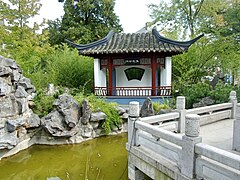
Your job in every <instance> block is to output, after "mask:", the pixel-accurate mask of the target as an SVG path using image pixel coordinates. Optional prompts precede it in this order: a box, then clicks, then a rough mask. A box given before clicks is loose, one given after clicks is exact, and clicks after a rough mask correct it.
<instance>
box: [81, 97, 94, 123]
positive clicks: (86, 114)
mask: <svg viewBox="0 0 240 180" xmlns="http://www.w3.org/2000/svg"><path fill="white" fill-rule="evenodd" d="M91 113H92V109H91V107H90V105H89V103H88V100H87V99H84V100H83V102H82V117H81V118H80V120H81V122H82V124H84V125H86V124H88V122H89V120H90V117H91Z"/></svg>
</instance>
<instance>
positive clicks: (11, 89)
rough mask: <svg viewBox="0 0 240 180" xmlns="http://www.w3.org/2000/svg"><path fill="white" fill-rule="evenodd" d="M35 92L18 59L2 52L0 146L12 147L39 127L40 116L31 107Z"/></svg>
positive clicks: (2, 147) (1, 147) (3, 147)
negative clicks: (23, 73)
mask: <svg viewBox="0 0 240 180" xmlns="http://www.w3.org/2000/svg"><path fill="white" fill-rule="evenodd" d="M34 92H35V88H34V86H33V85H32V84H31V82H30V80H29V79H28V78H26V77H24V76H23V75H22V70H21V68H20V67H19V66H18V65H17V64H16V62H15V61H14V60H12V59H8V58H4V57H2V56H0V149H12V148H13V147H15V146H16V145H17V144H18V143H20V142H21V141H23V140H24V139H26V138H29V137H31V136H32V135H33V134H34V133H33V131H32V129H33V128H36V127H39V125H40V118H39V117H38V116H37V115H36V114H34V113H33V112H32V110H31V109H30V108H29V104H32V99H33V95H34ZM30 132H31V133H30Z"/></svg>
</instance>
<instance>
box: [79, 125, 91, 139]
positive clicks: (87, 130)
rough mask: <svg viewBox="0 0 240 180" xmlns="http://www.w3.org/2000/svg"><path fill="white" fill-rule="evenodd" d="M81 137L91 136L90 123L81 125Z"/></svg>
mask: <svg viewBox="0 0 240 180" xmlns="http://www.w3.org/2000/svg"><path fill="white" fill-rule="evenodd" d="M81 131H82V137H84V138H90V137H92V132H93V127H92V126H91V125H90V124H87V125H82V126H81Z"/></svg>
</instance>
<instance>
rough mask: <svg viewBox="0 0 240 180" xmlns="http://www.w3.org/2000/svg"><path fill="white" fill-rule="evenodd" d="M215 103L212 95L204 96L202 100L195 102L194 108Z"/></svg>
mask: <svg viewBox="0 0 240 180" xmlns="http://www.w3.org/2000/svg"><path fill="white" fill-rule="evenodd" d="M212 104H214V100H212V99H211V97H204V98H202V99H201V101H200V102H198V103H194V104H193V108H198V107H204V106H209V105H212Z"/></svg>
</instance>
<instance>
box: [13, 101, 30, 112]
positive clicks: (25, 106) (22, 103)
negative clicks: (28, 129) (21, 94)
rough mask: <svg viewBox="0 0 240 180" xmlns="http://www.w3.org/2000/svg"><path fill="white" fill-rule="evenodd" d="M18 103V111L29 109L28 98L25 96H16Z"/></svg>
mask: <svg viewBox="0 0 240 180" xmlns="http://www.w3.org/2000/svg"><path fill="white" fill-rule="evenodd" d="M16 101H17V104H18V113H19V114H23V113H25V112H27V110H28V109H29V107H28V100H27V99H26V98H16Z"/></svg>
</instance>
